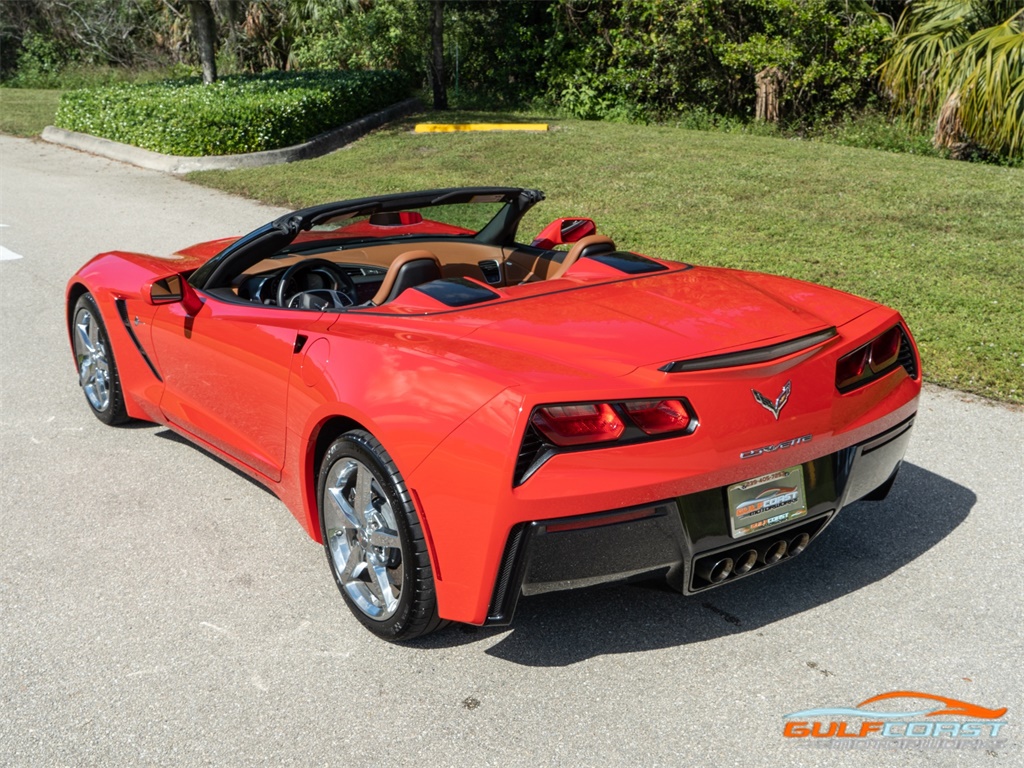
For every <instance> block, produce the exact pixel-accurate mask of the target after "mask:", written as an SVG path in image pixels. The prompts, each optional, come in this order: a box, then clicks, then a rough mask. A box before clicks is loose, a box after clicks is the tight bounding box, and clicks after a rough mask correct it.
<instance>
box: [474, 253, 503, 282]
mask: <svg viewBox="0 0 1024 768" xmlns="http://www.w3.org/2000/svg"><path fill="white" fill-rule="evenodd" d="M476 265H477V266H478V267H480V271H481V272H483V273H484V280H486V281H487V284H488V285H500V284H501V264H499V263H498V262H497V261H496V260H495V259H486V260H484V261H478V262H477V263H476Z"/></svg>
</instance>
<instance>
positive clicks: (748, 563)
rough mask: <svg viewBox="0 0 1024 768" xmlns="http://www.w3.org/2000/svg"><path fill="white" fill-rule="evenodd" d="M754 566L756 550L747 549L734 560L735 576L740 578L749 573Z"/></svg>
mask: <svg viewBox="0 0 1024 768" xmlns="http://www.w3.org/2000/svg"><path fill="white" fill-rule="evenodd" d="M755 565H757V550H756V549H748V550H747V551H746V552H744V553H743V554H742V555H740V556H739V558H738V559H737V560H736V567H735V569H734V570H735V573H736V575H737V576H742V575H743V574H744V573H747V572H749V571H750V569H751V568H753V567H754V566H755Z"/></svg>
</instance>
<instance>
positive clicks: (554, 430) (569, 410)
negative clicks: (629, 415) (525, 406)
mask: <svg viewBox="0 0 1024 768" xmlns="http://www.w3.org/2000/svg"><path fill="white" fill-rule="evenodd" d="M532 422H533V425H534V426H535V427H536V428H537V429H539V430H540V431H541V432H542V433H543V434H544V436H545V437H546V438H547V439H548V440H550V441H551V442H552V443H554V444H555V445H559V446H572V445H585V444H587V443H603V442H608V441H611V440H618V439H619V436H620V435H621V434H622V432H623V430H624V429H625V428H626V425H625V424H623V423H622V419H620V418H619V415H618V414H617V413H615V409H613V408H612V407H611V405H609V404H608V403H582V404H579V405H546V406H544V407H542V408H538V409H537V410H536V412H534V414H533V418H532Z"/></svg>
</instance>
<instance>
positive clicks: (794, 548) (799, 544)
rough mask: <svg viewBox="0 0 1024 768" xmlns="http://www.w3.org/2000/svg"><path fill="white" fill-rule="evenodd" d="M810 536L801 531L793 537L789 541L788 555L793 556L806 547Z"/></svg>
mask: <svg viewBox="0 0 1024 768" xmlns="http://www.w3.org/2000/svg"><path fill="white" fill-rule="evenodd" d="M810 540H811V536H810V534H807V533H801V534H800V535H799V536H796V537H794V538H793V540H792V541H790V542H789V556H790V557H795V556H796V555H799V554H800V553H801V552H803V551H804V550H805V549H807V544H808V542H810Z"/></svg>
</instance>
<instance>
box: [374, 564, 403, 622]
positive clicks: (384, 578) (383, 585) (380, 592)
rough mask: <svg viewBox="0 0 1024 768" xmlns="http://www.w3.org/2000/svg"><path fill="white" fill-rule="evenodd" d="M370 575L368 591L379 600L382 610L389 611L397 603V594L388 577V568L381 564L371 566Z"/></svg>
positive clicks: (393, 608)
mask: <svg viewBox="0 0 1024 768" xmlns="http://www.w3.org/2000/svg"><path fill="white" fill-rule="evenodd" d="M371 576H372V579H371V581H370V584H369V587H370V591H371V592H373V594H374V596H375V597H377V598H378V599H379V600H380V602H381V605H382V606H383V607H384V610H385V611H387V612H388V613H391V612H392V611H393V610H395V607H396V606H397V605H398V596H397V595H395V590H394V587H393V586H392V584H391V580H390V579H389V578H388V569H387V568H385V567H384V566H383V565H374V566H371Z"/></svg>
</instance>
